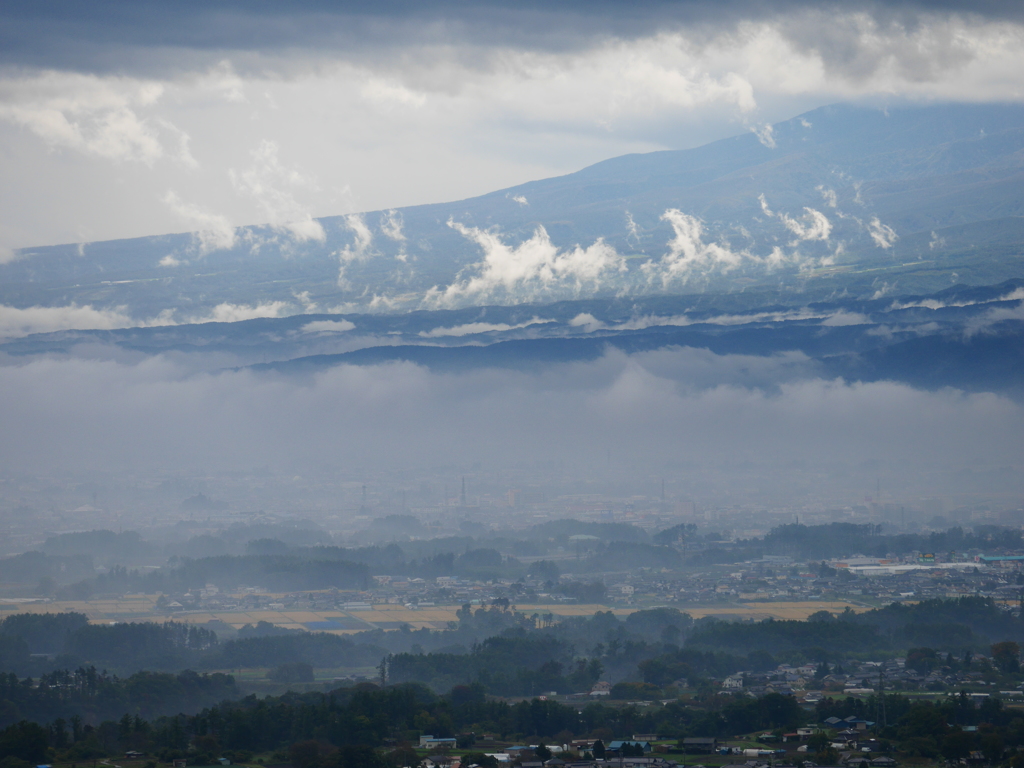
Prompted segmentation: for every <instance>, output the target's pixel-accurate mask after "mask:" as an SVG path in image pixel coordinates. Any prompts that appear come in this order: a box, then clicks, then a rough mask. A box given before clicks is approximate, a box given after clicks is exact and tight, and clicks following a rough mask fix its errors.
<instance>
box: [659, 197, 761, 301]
mask: <svg viewBox="0 0 1024 768" xmlns="http://www.w3.org/2000/svg"><path fill="white" fill-rule="evenodd" d="M661 219H662V221H667V222H668V223H669V224H671V225H672V230H673V232H674V233H675V235H674V237H673V238H672V239H671V240H669V242H668V248H669V250H668V253H666V254H665V255H664V256H662V257H661V259H660V260H659V261H656V262H655V261H649V262H647V263H645V264H644V265H643V267H642V268H643V270H644V271H645V272H646V273H647V275H648V279H649V280H651V281H660V282H661V284H662V286H666V287H667V286H668V285H669V284H671V283H673V282H677V281H678V282H682V283H686V282H687V281H688V280H689V279H690V278H691V277H693V276H694V275H696V274H707V273H709V272H711V271H713V270H716V269H718V270H720V271H722V272H728V271H729V270H732V269H735V268H736V267H738V266H739V265H740V263H741V262H742V261H743V259H744V257H745V256H749V255H748V254H745V253H743V252H737V251H732V250H731V249H729V248H728V247H727V246H723V245H720V244H718V243H705V242H704V240H703V237H704V224H703V223H702V222H701V221H700V219H698V218H696V217H695V216H690V215H688V214H685V213H683V212H682V211H680V210H678V209H676V208H670V209H669V210H667V211H665V213H663V214H662V215H661Z"/></svg>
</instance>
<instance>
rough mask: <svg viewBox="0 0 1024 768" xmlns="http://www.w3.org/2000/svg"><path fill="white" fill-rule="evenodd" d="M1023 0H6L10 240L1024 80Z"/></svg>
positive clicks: (728, 131) (956, 94)
mask: <svg viewBox="0 0 1024 768" xmlns="http://www.w3.org/2000/svg"><path fill="white" fill-rule="evenodd" d="M1022 42H1024V13H1022V12H1021V11H1020V4H1019V3H1012V2H1005V3H1003V2H987V3H985V2H983V3H977V2H973V3H966V2H954V1H953V0H949V1H947V2H936V3H924V2H919V3H914V2H901V3H882V2H843V3H825V2H817V3H815V2H798V1H796V0H781V1H779V2H755V1H751V2H741V1H739V0H734V1H731V2H729V1H727V2H706V1H702V0H679V1H677V2H667V1H659V2H648V3H639V4H637V3H624V2H611V1H610V0H604V1H603V2H602V1H598V2H589V3H580V2H560V3H550V2H545V3H541V2H518V3H514V4H513V3H507V2H487V1H484V2H458V1H449V2H407V1H405V0H394V1H393V2H384V3H369V2H341V3H328V2H305V3H270V2H240V1H239V0H220V1H218V2H198V1H197V0H186V1H184V2H177V3H174V4H167V3H160V2H152V1H148V2H147V1H145V0H143V1H141V2H138V1H137V2H124V1H123V0H106V1H105V2H96V3H89V4H82V3H74V2H29V1H28V0H7V1H5V2H4V3H3V4H2V5H0V178H3V184H2V185H0V258H11V257H12V256H13V252H14V250H15V249H18V248H24V247H29V246H38V245H46V244H56V243H66V242H85V241H94V240H103V239H113V238H123V237H134V236H143V235H151V234H160V233H166V232H180V231H193V230H200V229H202V230H206V231H229V228H230V227H234V226H239V225H243V224H258V223H271V224H276V225H288V224H292V223H295V222H299V223H301V222H308V221H309V219H310V217H317V216H327V215H338V214H345V213H352V212H357V211H369V210H380V209H387V208H395V207H401V206H407V205H413V204H419V203H430V202H440V201H446V200H457V199H462V198H465V197H469V196H473V195H477V194H481V193H484V192H488V191H491V190H494V189H499V188H503V187H506V186H510V185H513V184H517V183H521V182H524V181H528V180H531V179H537V178H544V177H549V176H553V175H559V174H563V173H567V172H571V171H574V170H577V169H579V168H581V167H584V166H586V165H588V164H590V163H593V162H596V161H599V160H603V159H606V158H609V157H614V156H617V155H621V154H625V153H630V152H645V151H652V150H656V149H665V148H686V147H692V146H698V145H700V144H703V143H706V142H708V141H711V140H714V139H717V138H722V137H726V136H729V135H735V134H737V133H740V132H743V131H751V130H753V131H757V130H762V129H763V126H764V125H765V124H768V123H771V122H774V121H778V120H782V119H786V118H789V117H792V116H794V115H796V114H799V113H800V112H803V111H805V110H808V109H811V108H814V107H817V106H821V105H823V104H828V103H833V102H836V101H849V100H859V101H869V102H878V103H882V104H886V103H895V102H901V101H908V100H909V101H942V100H966V101H1000V100H1002V101H1005V100H1011V101H1017V100H1020V99H1021V98H1022V97H1024V87H1022V83H1021V79H1020V77H1019V73H1020V72H1021V71H1024V45H1022Z"/></svg>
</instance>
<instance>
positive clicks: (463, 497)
mask: <svg viewBox="0 0 1024 768" xmlns="http://www.w3.org/2000/svg"><path fill="white" fill-rule="evenodd" d="M459 506H460V507H463V508H465V506H466V476H465V475H463V476H462V493H460V494H459Z"/></svg>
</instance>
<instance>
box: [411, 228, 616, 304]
mask: <svg viewBox="0 0 1024 768" xmlns="http://www.w3.org/2000/svg"><path fill="white" fill-rule="evenodd" d="M448 226H450V227H451V228H452V229H454V230H455V231H456V232H458V233H459V234H461V235H462V236H463V237H465V238H466V239H468V240H471V241H472V242H474V243H476V244H477V245H478V246H480V248H481V250H482V251H483V252H484V258H483V261H480V262H478V263H476V264H474V265H472V266H470V267H468V268H467V269H465V270H463V273H460V275H459V277H458V278H457V279H456V280H455V281H454V282H453V283H451V284H450V285H448V286H446V287H445V288H443V289H441V288H438V287H436V286H435V287H434V288H431V289H430V290H429V291H428V292H427V295H426V297H425V300H424V303H425V304H426V305H428V306H456V305H460V304H467V303H486V302H488V301H499V302H507V301H514V302H521V301H530V300H534V299H539V298H553V297H557V296H562V297H569V296H579V295H581V294H582V293H584V291H586V292H588V293H593V292H594V291H597V290H599V289H600V288H601V287H602V286H603V284H604V282H605V281H606V280H607V278H609V277H611V276H613V275H617V274H621V273H623V272H625V271H626V263H625V260H624V259H623V258H622V257H621V256H620V255H619V254H618V253H617V252H616V251H615V249H614V248H612V247H611V246H610V245H608V244H607V243H605V242H604V240H600V239H599V240H597V241H596V242H595V243H593V244H592V245H590V246H588V247H586V248H581V247H580V246H579V245H577V246H575V247H574V248H572V249H569V250H564V251H561V250H559V249H558V248H557V247H556V246H555V245H554V244H553V243H552V242H551V238H550V237H548V233H547V230H545V229H544V227H541V226H538V227H537V229H536V230H535V231H534V233H533V236H532V237H531V238H529V239H528V240H524V241H523V242H522V243H520V244H519V245H516V246H512V245H508V244H506V243H505V242H504V241H503V240H502V238H501V235H500V234H499V233H498V232H497V231H495V230H483V229H478V228H477V227H467V226H465V225H464V224H461V223H459V222H456V221H453V220H449V222H448ZM467 273H468V274H469V276H468V277H463V275H464V274H467Z"/></svg>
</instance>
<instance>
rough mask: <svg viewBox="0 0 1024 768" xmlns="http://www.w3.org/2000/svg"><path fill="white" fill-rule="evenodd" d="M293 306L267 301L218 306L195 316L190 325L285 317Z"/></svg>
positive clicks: (190, 320)
mask: <svg viewBox="0 0 1024 768" xmlns="http://www.w3.org/2000/svg"><path fill="white" fill-rule="evenodd" d="M290 308H291V305H289V304H288V302H286V301H267V302H262V303H259V304H231V303H229V302H224V303H222V304H218V305H217V306H215V307H214V308H213V309H212V310H210V311H209V312H208V313H206V314H202V315H194V316H192V317H191V318H189V319H188V321H187V322H189V323H236V322H238V321H239V320H255V319H256V318H260V317H284V316H285V315H288V314H289V309H290Z"/></svg>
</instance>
